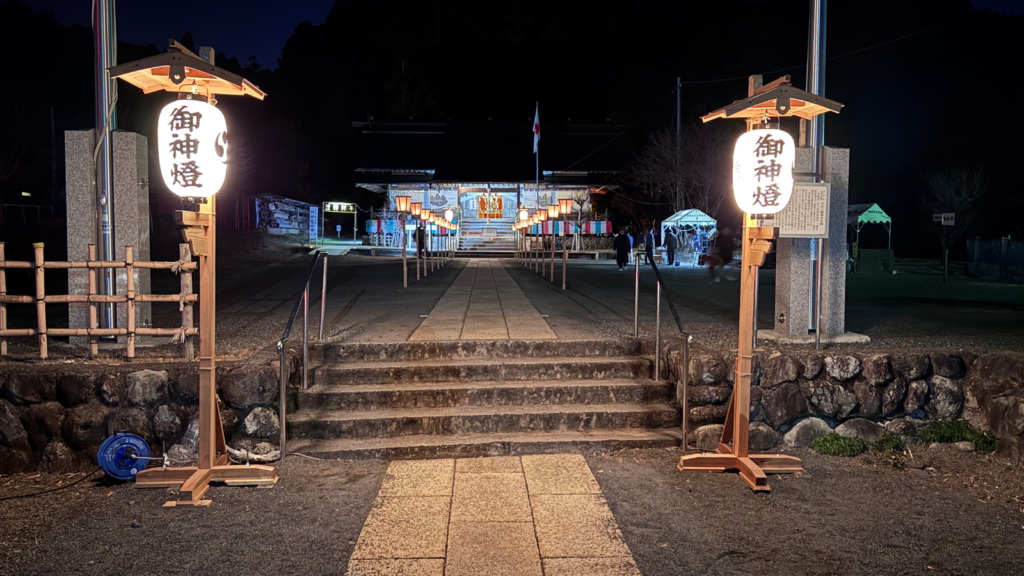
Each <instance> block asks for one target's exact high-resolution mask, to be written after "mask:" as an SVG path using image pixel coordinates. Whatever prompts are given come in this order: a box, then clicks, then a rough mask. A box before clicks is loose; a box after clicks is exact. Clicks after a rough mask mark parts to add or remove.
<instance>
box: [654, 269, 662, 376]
mask: <svg viewBox="0 0 1024 576" xmlns="http://www.w3.org/2000/svg"><path fill="white" fill-rule="evenodd" d="M655 284H656V285H657V287H656V288H655V294H657V295H656V296H655V298H656V299H657V304H655V305H654V315H655V316H656V318H655V320H654V381H655V382H659V381H660V380H661V282H660V281H659V282H656V283H655Z"/></svg>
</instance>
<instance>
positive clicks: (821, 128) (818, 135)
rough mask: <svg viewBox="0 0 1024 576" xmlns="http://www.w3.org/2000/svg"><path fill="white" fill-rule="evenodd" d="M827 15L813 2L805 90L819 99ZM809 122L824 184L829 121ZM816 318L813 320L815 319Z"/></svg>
mask: <svg viewBox="0 0 1024 576" xmlns="http://www.w3.org/2000/svg"><path fill="white" fill-rule="evenodd" d="M827 12H828V2H827V0H810V18H809V22H808V31H807V82H806V86H805V88H806V90H807V91H808V92H810V93H811V94H815V95H817V96H824V95H825V47H826V41H825V32H826V21H827ZM809 122H810V125H809V126H808V128H809V129H808V131H807V144H808V146H809V147H810V148H811V168H812V169H811V172H813V173H814V181H815V182H822V181H824V177H823V175H822V171H823V166H822V156H823V155H822V147H823V146H824V143H825V118H824V116H823V115H822V116H815V117H814V118H812V119H811V120H809ZM820 242H821V240H820V239H819V240H818V243H819V245H820ZM819 253H820V249H819ZM821 264H822V263H821V260H818V262H817V266H818V268H819V271H820V268H821ZM810 284H811V285H810V293H811V298H810V300H811V301H812V302H817V301H819V300H820V296H821V295H820V294H818V293H817V285H816V283H815V282H814V281H813V279H812V280H811V283H810ZM815 317H816V316H812V319H813V318H815ZM818 330H819V326H818V325H817V323H815V325H814V331H815V333H817V332H818Z"/></svg>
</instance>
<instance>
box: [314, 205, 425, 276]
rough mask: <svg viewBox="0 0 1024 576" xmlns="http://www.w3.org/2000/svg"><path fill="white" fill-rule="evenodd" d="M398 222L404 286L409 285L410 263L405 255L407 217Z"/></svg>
mask: <svg viewBox="0 0 1024 576" xmlns="http://www.w3.org/2000/svg"><path fill="white" fill-rule="evenodd" d="M398 224H399V225H400V226H401V227H402V288H408V287H409V263H408V262H407V261H406V256H405V218H402V219H400V220H399V221H398ZM326 283H327V277H326V276H325V277H324V284H325V285H326Z"/></svg>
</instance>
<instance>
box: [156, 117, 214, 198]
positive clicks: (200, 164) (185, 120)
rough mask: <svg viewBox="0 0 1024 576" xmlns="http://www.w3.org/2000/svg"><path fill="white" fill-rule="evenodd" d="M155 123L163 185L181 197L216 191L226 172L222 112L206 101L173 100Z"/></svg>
mask: <svg viewBox="0 0 1024 576" xmlns="http://www.w3.org/2000/svg"><path fill="white" fill-rule="evenodd" d="M157 122H158V123H157V132H156V142H157V148H158V150H159V157H160V174H162V175H163V179H164V184H166V185H167V188H168V189H169V190H170V191H171V192H174V193H175V194H177V195H178V196H183V197H197V198H205V197H209V196H213V195H214V194H216V193H217V191H218V190H220V188H221V186H223V185H224V178H225V177H226V176H227V171H228V128H227V122H226V121H225V120H224V114H222V113H221V111H220V110H217V108H215V107H214V106H212V105H210V104H208V103H206V102H201V101H199V100H175V101H174V102H171V103H170V104H168V105H167V106H164V108H163V110H161V111H160V117H159V120H158V121H157Z"/></svg>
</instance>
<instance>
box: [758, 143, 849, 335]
mask: <svg viewBox="0 0 1024 576" xmlns="http://www.w3.org/2000/svg"><path fill="white" fill-rule="evenodd" d="M811 160H812V158H811V149H810V148H798V149H797V154H796V171H797V172H803V173H807V172H810V171H811V170H812V167H811V166H812V162H811ZM822 172H823V174H824V178H825V181H826V182H828V183H830V184H831V185H832V186H831V195H830V198H829V203H830V206H829V224H828V237H829V240H828V243H827V244H826V250H825V254H824V264H823V266H824V268H823V269H822V272H823V275H822V279H821V290H822V297H821V309H822V317H821V322H822V325H823V326H824V331H823V332H822V334H823V335H824V336H826V337H835V336H841V335H843V334H844V333H845V331H846V207H847V204H848V197H849V185H850V151H849V150H848V149H845V148H830V147H827V146H826V147H825V148H824V163H823V164H822ZM797 181H798V182H799V181H803V182H809V181H811V179H810V178H798V179H797ZM810 257H811V241H810V240H807V239H802V238H780V239H779V240H778V243H777V254H776V259H775V261H776V266H775V332H776V334H778V335H779V336H783V337H790V336H804V337H806V336H807V334H808V332H807V327H808V324H809V320H810V310H811V301H810V288H811V281H812V278H811V258H810ZM781 315H784V317H785V322H780V321H779V318H780V316H781Z"/></svg>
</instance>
